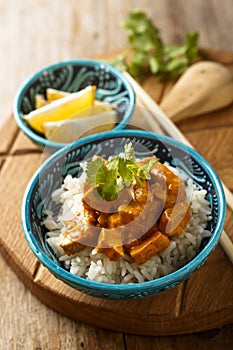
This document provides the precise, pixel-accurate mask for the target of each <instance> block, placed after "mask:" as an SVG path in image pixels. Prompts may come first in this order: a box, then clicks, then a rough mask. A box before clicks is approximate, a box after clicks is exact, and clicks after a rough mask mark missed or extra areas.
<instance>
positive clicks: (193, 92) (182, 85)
mask: <svg viewBox="0 0 233 350" xmlns="http://www.w3.org/2000/svg"><path fill="white" fill-rule="evenodd" d="M232 102H233V74H232V72H231V71H230V70H229V69H228V68H227V67H225V66H223V65H222V64H219V63H216V62H211V61H200V62H197V63H195V64H193V65H192V66H190V68H188V69H187V71H186V72H185V73H184V74H183V75H182V76H181V77H180V79H179V80H178V81H177V83H176V84H175V85H174V87H173V88H172V89H171V91H170V92H169V93H168V94H167V96H165V98H164V99H163V100H162V103H161V104H160V107H161V108H162V109H163V110H164V112H165V113H166V114H167V115H168V116H169V117H170V118H171V119H172V120H173V121H180V120H182V119H185V118H189V117H194V116H196V115H200V114H203V113H207V112H211V111H214V110H217V109H220V108H223V107H226V106H227V105H230V104H231V103H232Z"/></svg>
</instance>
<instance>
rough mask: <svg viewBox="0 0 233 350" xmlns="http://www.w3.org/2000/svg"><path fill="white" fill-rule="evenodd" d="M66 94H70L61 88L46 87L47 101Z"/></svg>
mask: <svg viewBox="0 0 233 350" xmlns="http://www.w3.org/2000/svg"><path fill="white" fill-rule="evenodd" d="M67 95H70V93H69V92H66V91H62V90H57V89H53V88H47V89H46V98H47V101H49V102H52V101H55V100H58V99H59V98H62V97H65V96H67Z"/></svg>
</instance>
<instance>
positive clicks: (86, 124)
mask: <svg viewBox="0 0 233 350" xmlns="http://www.w3.org/2000/svg"><path fill="white" fill-rule="evenodd" d="M116 122H117V113H116V111H115V110H112V111H107V112H104V113H100V114H97V115H95V116H92V117H91V118H79V119H68V120H63V121H59V122H46V123H44V130H45V137H46V138H47V139H49V140H51V141H55V142H61V143H70V142H73V141H75V140H77V139H78V138H80V137H83V136H87V135H91V134H94V133H99V132H103V131H108V130H111V129H112V128H113V127H114V126H115V124H116Z"/></svg>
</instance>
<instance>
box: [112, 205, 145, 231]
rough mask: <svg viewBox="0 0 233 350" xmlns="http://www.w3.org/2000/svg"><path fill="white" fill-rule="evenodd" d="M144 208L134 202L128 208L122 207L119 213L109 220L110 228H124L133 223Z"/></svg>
mask: <svg viewBox="0 0 233 350" xmlns="http://www.w3.org/2000/svg"><path fill="white" fill-rule="evenodd" d="M141 211H142V208H141V207H140V206H139V205H138V203H136V202H135V201H132V202H131V203H130V204H129V205H127V206H123V205H122V206H121V207H120V208H119V211H118V212H117V213H114V214H111V215H110V216H109V218H108V222H109V227H111V228H112V227H119V226H124V225H127V224H128V223H130V222H131V221H133V220H134V219H135V218H136V217H137V216H139V215H140V213H141Z"/></svg>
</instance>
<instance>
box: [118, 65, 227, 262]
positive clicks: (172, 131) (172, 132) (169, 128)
mask: <svg viewBox="0 0 233 350" xmlns="http://www.w3.org/2000/svg"><path fill="white" fill-rule="evenodd" d="M124 75H125V76H126V78H127V79H128V80H129V82H130V83H131V85H132V86H133V88H134V90H135V93H136V95H137V96H138V97H139V99H140V101H141V103H143V105H144V106H145V107H146V108H148V110H149V111H150V113H151V115H152V116H153V118H154V119H155V126H156V128H153V122H152V121H151V120H150V123H149V124H150V127H151V129H152V131H154V132H157V130H158V128H157V125H158V123H159V124H160V126H161V127H162V129H163V130H164V131H165V132H166V133H167V134H168V135H169V136H171V137H173V138H174V139H176V140H179V141H181V142H182V143H184V144H185V145H187V146H189V147H192V148H193V146H192V145H191V143H190V142H189V141H188V139H187V138H186V137H185V136H184V135H183V134H182V133H181V131H180V130H179V129H178V128H177V127H176V126H175V124H174V123H173V122H172V121H171V120H170V119H169V117H168V116H167V115H166V114H165V113H164V111H163V110H162V109H161V108H160V107H159V106H158V104H157V103H156V102H155V101H154V100H153V99H152V97H150V96H149V95H148V94H147V92H146V91H145V90H144V89H143V88H142V87H141V86H140V85H139V84H138V83H137V81H136V80H135V79H134V78H133V77H132V76H131V75H130V74H129V73H127V72H124ZM221 183H222V186H223V190H224V193H225V197H226V202H227V205H228V206H229V208H230V209H231V210H232V211H233V194H232V193H231V191H230V190H229V189H228V188H227V187H226V185H225V184H224V183H223V182H222V181H221ZM220 244H221V246H222V248H223V250H224V251H225V253H226V255H227V256H228V258H229V260H230V261H231V262H232V264H233V242H232V241H231V239H230V238H229V237H228V235H227V233H226V232H225V231H224V230H223V231H222V234H221V237H220Z"/></svg>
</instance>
